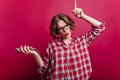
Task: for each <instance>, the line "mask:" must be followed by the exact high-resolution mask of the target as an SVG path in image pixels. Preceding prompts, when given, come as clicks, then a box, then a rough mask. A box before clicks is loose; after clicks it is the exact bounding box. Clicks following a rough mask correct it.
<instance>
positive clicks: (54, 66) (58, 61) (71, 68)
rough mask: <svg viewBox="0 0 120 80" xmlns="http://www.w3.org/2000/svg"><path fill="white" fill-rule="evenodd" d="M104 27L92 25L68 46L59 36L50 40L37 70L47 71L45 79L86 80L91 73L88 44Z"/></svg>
mask: <svg viewBox="0 0 120 80" xmlns="http://www.w3.org/2000/svg"><path fill="white" fill-rule="evenodd" d="M104 29H105V27H104V25H103V24H102V25H100V26H98V27H93V28H92V29H91V31H89V32H88V33H86V34H85V35H83V36H80V37H76V38H75V39H72V40H71V42H70V44H69V46H67V45H65V44H64V43H63V42H62V40H61V39H60V38H58V39H55V40H52V41H51V42H50V43H49V44H48V48H47V49H46V55H45V57H44V66H43V67H41V68H40V69H39V72H40V73H44V74H45V73H47V75H46V78H47V79H46V80H88V78H89V77H90V75H91V73H92V68H91V62H90V56H89V52H88V46H89V44H90V43H91V42H92V41H93V40H94V39H95V38H96V37H98V36H99V35H100V33H101V32H102V31H103V30H104Z"/></svg>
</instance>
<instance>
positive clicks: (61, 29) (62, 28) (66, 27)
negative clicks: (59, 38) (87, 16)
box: [58, 24, 70, 31]
mask: <svg viewBox="0 0 120 80" xmlns="http://www.w3.org/2000/svg"><path fill="white" fill-rule="evenodd" d="M69 28H70V25H68V24H66V25H65V26H64V27H61V28H58V31H64V30H68V29H69Z"/></svg>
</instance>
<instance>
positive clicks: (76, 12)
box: [73, 0, 84, 18]
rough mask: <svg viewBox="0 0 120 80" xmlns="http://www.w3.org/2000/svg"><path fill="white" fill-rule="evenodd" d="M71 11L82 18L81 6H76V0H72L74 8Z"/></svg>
mask: <svg viewBox="0 0 120 80" xmlns="http://www.w3.org/2000/svg"><path fill="white" fill-rule="evenodd" d="M73 13H74V15H75V16H77V17H78V18H82V17H83V15H84V12H83V10H82V9H81V8H77V3H76V0H74V10H73Z"/></svg>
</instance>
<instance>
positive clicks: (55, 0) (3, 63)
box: [0, 0, 120, 80]
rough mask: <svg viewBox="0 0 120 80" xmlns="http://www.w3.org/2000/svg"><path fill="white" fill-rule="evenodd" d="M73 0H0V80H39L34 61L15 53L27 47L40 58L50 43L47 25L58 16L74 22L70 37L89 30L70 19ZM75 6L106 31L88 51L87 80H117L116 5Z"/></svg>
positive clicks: (104, 0) (95, 0) (84, 2)
mask: <svg viewBox="0 0 120 80" xmlns="http://www.w3.org/2000/svg"><path fill="white" fill-rule="evenodd" d="M73 2H74V0H0V80H41V78H40V75H39V74H38V73H37V67H38V66H37V64H36V62H35V60H34V57H33V56H31V55H24V54H22V53H17V52H16V51H15V48H16V47H19V46H20V45H25V44H26V45H30V46H33V47H35V48H37V49H38V50H39V52H40V53H39V54H40V55H41V56H42V57H43V56H44V53H45V48H46V46H47V42H48V41H50V40H51V36H50V34H49V24H50V21H51V18H52V17H53V16H54V15H56V14H58V13H66V14H68V15H69V16H70V17H71V18H72V19H74V21H75V22H76V23H75V26H76V30H74V31H73V37H75V36H79V35H83V34H84V33H86V32H87V31H89V30H90V29H91V26H90V25H89V24H88V23H87V22H85V21H83V20H81V19H78V18H76V17H75V16H74V15H73V12H72V10H73V9H74V4H73ZM77 6H78V7H80V8H82V9H83V11H84V12H85V13H86V14H87V15H89V16H91V17H94V18H96V19H98V20H99V21H102V22H105V24H106V30H105V31H104V32H103V33H102V34H101V36H100V37H98V38H97V39H96V40H95V41H94V42H93V43H92V44H91V46H90V47H89V51H90V56H91V62H92V67H93V73H92V75H91V77H90V80H120V76H119V75H120V58H119V57H120V48H119V47H120V31H119V30H120V22H119V21H120V9H119V7H120V1H119V0H115V1H113V0H77Z"/></svg>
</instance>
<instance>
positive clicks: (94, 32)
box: [84, 23, 105, 46]
mask: <svg viewBox="0 0 120 80" xmlns="http://www.w3.org/2000/svg"><path fill="white" fill-rule="evenodd" d="M104 30H105V23H102V24H101V25H100V26H92V29H91V30H90V31H89V32H87V33H86V34H85V35H84V37H85V40H86V42H87V45H88V46H89V45H90V44H91V43H92V42H93V41H94V39H96V38H97V37H98V36H99V35H100V34H101V33H102V32H103V31H104Z"/></svg>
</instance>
